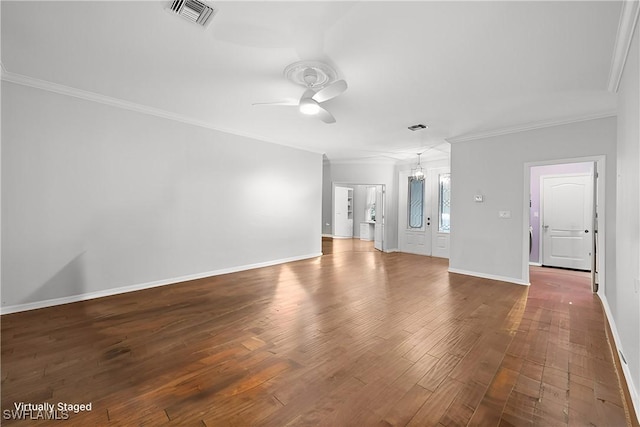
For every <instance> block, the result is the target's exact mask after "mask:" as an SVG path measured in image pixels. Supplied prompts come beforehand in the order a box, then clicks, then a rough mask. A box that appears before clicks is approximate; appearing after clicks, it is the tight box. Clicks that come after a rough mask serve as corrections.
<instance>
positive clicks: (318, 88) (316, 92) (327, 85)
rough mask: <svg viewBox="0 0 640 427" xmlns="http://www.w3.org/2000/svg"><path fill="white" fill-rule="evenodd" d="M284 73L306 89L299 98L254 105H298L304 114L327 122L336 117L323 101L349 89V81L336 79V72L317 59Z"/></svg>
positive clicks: (297, 65)
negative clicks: (324, 105)
mask: <svg viewBox="0 0 640 427" xmlns="http://www.w3.org/2000/svg"><path fill="white" fill-rule="evenodd" d="M284 75H285V77H287V78H288V79H289V80H291V81H292V82H294V83H296V84H299V85H301V86H304V87H305V88H306V90H305V91H304V93H303V94H302V96H301V97H300V99H299V100H286V101H277V102H258V103H254V104H252V105H285V106H297V107H298V109H299V110H300V112H301V113H302V114H306V115H310V116H317V117H318V118H319V119H320V120H322V121H323V122H325V123H335V122H336V119H335V117H333V115H332V114H331V113H330V112H329V111H327V109H325V108H324V107H323V106H322V105H320V104H321V103H323V102H325V101H328V100H330V99H333V98H335V97H336V96H338V95H340V94H342V92H344V91H345V90H347V82H345V81H344V80H337V79H336V72H335V71H334V70H333V69H332V68H331V67H329V66H328V65H326V64H324V63H321V62H315V61H300V62H296V63H293V64H291V65H289V66H288V67H287V68H285V69H284Z"/></svg>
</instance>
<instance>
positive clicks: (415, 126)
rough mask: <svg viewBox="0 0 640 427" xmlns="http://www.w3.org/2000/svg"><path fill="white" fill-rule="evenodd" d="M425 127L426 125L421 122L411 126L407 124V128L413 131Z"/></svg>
mask: <svg viewBox="0 0 640 427" xmlns="http://www.w3.org/2000/svg"><path fill="white" fill-rule="evenodd" d="M426 128H427V126H425V125H423V124H422V123H419V124H417V125H413V126H409V130H411V131H414V132H415V131H417V130H420V129H426Z"/></svg>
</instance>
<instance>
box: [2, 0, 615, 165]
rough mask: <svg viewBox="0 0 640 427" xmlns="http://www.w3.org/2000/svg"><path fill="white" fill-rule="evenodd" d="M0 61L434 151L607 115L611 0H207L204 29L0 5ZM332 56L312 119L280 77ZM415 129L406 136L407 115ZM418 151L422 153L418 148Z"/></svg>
mask: <svg viewBox="0 0 640 427" xmlns="http://www.w3.org/2000/svg"><path fill="white" fill-rule="evenodd" d="M1 3H2V5H1V7H2V65H3V67H4V68H5V70H6V71H7V72H8V73H10V74H15V75H21V76H27V77H30V78H36V79H41V80H45V81H47V82H52V83H56V84H61V85H65V86H70V87H73V88H77V89H81V90H85V91H89V92H94V93H97V94H101V95H105V96H109V97H114V98H118V99H121V100H125V101H128V102H133V103H136V104H140V105H142V106H146V107H151V108H154V109H160V110H164V111H166V112H169V113H172V114H175V115H179V116H183V117H188V118H190V119H193V120H194V121H198V122H202V123H206V124H207V125H208V126H211V127H214V128H218V129H221V130H226V131H230V132H234V133H240V134H243V135H249V136H253V137H255V138H258V139H262V140H265V141H271V142H276V143H280V144H285V145H291V146H296V147H300V148H304V149H308V150H313V151H318V152H323V153H326V155H327V156H328V157H329V159H332V160H345V159H353V158H371V157H378V156H382V157H381V158H385V156H387V157H393V158H407V157H409V156H410V157H415V153H416V152H419V151H424V150H428V152H427V154H426V155H425V157H426V158H437V157H442V156H446V152H447V151H448V143H447V142H446V141H445V138H455V137H460V136H463V135H467V134H473V133H478V132H485V131H492V130H497V129H504V128H510V127H517V126H525V125H528V124H531V123H537V122H544V121H552V120H570V119H573V118H579V117H586V116H597V115H602V114H606V113H610V112H612V111H615V108H616V97H615V94H614V93H610V92H608V91H607V83H608V77H609V70H610V67H611V58H612V55H613V49H614V43H615V37H616V32H617V27H618V21H619V16H620V10H621V3H620V2H612V1H608V2H595V1H569V2H557V1H536V2H519V1H518V2H506V1H495V2H478V1H474V2H455V1H454V2H432V1H413V2H398V1H360V2H338V1H332V2H315V1H314V2H310V1H301V2H300V1H298V2H272V1H266V2H265V1H261V2H240V1H234V2H222V1H219V2H214V3H213V4H214V5H215V7H216V8H217V9H219V11H218V13H217V15H216V16H215V18H214V20H213V22H212V24H211V25H210V26H209V28H208V29H206V30H204V29H202V28H200V27H197V26H195V25H193V24H190V23H189V22H187V21H186V20H184V19H182V18H180V17H178V16H175V15H172V14H170V13H169V12H167V11H166V7H167V6H168V5H169V1H168V0H167V1H163V2H155V1H141V2H131V1H121V2H96V1H69V2H56V1H43V2H38V1H27V2H9V1H2V2H1ZM299 60H321V61H325V62H327V63H329V64H332V65H333V66H334V67H335V68H336V70H337V71H338V74H339V77H340V78H343V79H345V80H346V81H347V82H348V84H349V88H348V89H347V91H346V92H344V94H342V95H341V96H339V97H337V98H335V99H332V100H330V101H327V102H326V103H325V104H323V105H324V106H325V107H326V108H327V109H328V110H329V111H331V112H332V113H333V115H334V116H335V117H336V119H337V123H335V124H329V125H328V124H325V123H322V122H321V121H319V120H318V119H317V118H313V117H308V116H303V115H301V114H300V113H299V112H298V111H297V109H296V108H294V107H264V106H252V105H251V104H252V103H255V102H268V101H277V100H282V99H287V98H295V99H297V98H299V97H300V95H301V94H302V92H303V91H304V89H303V88H302V87H300V86H296V85H294V84H293V83H291V82H289V81H287V80H286V79H285V78H284V77H283V74H282V72H283V70H284V68H285V67H286V66H287V65H289V64H290V63H293V62H296V61H299ZM416 123H425V124H427V125H429V128H428V129H427V130H424V131H419V132H411V131H409V130H408V129H407V126H410V125H413V124H416ZM423 159H424V157H423Z"/></svg>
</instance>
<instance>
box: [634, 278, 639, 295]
mask: <svg viewBox="0 0 640 427" xmlns="http://www.w3.org/2000/svg"><path fill="white" fill-rule="evenodd" d="M638 290H640V277H636V278H635V279H633V291H634V292H635V293H636V294H637V293H638Z"/></svg>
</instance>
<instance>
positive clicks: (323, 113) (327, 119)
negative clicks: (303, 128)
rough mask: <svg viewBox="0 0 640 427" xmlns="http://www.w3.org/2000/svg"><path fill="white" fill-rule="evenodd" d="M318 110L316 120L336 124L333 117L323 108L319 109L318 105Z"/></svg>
mask: <svg viewBox="0 0 640 427" xmlns="http://www.w3.org/2000/svg"><path fill="white" fill-rule="evenodd" d="M318 108H320V110H319V111H318V114H317V116H318V118H320V120H322V121H323V122H325V123H335V122H336V118H335V117H333V115H332V114H331V113H330V112H328V111H327V110H325V109H324V108H322V107H320V106H319V105H318Z"/></svg>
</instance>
